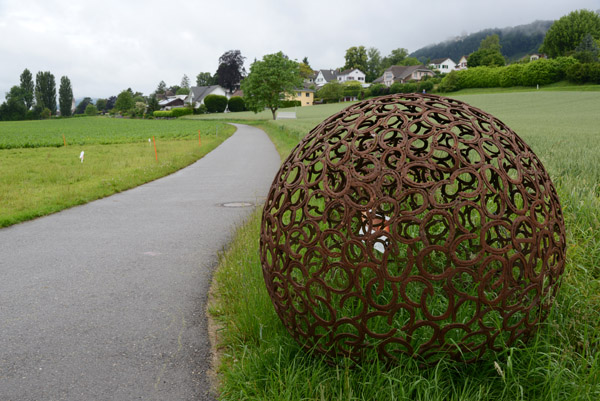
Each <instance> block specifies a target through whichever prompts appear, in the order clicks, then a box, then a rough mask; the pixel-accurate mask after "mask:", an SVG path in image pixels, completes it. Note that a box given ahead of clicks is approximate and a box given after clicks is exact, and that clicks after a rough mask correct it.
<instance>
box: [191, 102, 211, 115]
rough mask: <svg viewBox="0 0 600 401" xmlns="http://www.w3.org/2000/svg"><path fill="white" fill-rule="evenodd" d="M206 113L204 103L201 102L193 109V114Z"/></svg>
mask: <svg viewBox="0 0 600 401" xmlns="http://www.w3.org/2000/svg"><path fill="white" fill-rule="evenodd" d="M206 113H208V110H207V109H206V105H205V104H201V105H200V107H198V108H197V109H194V114H206Z"/></svg>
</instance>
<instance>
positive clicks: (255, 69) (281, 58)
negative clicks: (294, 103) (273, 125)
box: [242, 52, 302, 120]
mask: <svg viewBox="0 0 600 401" xmlns="http://www.w3.org/2000/svg"><path fill="white" fill-rule="evenodd" d="M300 85H302V78H301V77H300V67H299V65H298V63H297V62H295V61H293V60H290V59H289V58H288V57H287V56H286V55H284V54H283V53H282V52H278V53H274V54H267V55H265V56H263V58H262V60H259V61H255V62H254V63H252V65H251V66H250V74H249V75H248V77H247V78H246V79H244V81H243V82H242V90H243V91H244V102H245V104H246V108H247V109H248V110H252V111H253V112H255V113H258V112H259V111H262V110H264V109H265V108H268V109H269V110H271V113H272V114H273V120H274V119H275V113H276V112H277V110H278V109H279V108H280V107H281V106H282V102H283V101H284V100H285V98H286V96H287V97H291V96H293V95H294V93H295V89H296V88H297V87H299V86H300Z"/></svg>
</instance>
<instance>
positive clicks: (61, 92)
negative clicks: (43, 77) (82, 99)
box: [58, 76, 73, 117]
mask: <svg viewBox="0 0 600 401" xmlns="http://www.w3.org/2000/svg"><path fill="white" fill-rule="evenodd" d="M58 104H59V106H60V115H61V116H63V117H69V116H70V115H71V106H72V105H73V88H71V80H70V79H69V77H67V76H64V77H61V78H60V87H59V88H58Z"/></svg>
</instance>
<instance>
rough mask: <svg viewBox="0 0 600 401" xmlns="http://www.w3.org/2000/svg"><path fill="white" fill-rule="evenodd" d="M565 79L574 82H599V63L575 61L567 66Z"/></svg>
mask: <svg viewBox="0 0 600 401" xmlns="http://www.w3.org/2000/svg"><path fill="white" fill-rule="evenodd" d="M566 75H567V79H568V80H569V81H570V82H573V83H576V84H584V83H595V84H600V63H583V64H582V63H577V64H572V65H570V66H569V67H568V68H567V73H566Z"/></svg>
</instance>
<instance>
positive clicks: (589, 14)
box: [540, 10, 600, 57]
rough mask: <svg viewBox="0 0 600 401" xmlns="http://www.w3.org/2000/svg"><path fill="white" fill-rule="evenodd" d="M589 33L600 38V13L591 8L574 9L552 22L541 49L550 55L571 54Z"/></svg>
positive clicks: (596, 38)
mask: <svg viewBox="0 0 600 401" xmlns="http://www.w3.org/2000/svg"><path fill="white" fill-rule="evenodd" d="M587 34H590V35H592V37H593V38H594V39H595V40H599V39H600V15H598V14H597V13H595V12H593V11H589V10H578V11H573V12H571V13H570V14H568V15H565V16H563V17H561V18H560V19H559V20H558V21H555V22H554V24H552V26H551V27H550V29H548V32H546V37H545V38H544V43H543V44H542V47H541V48H540V51H541V52H542V53H546V54H547V55H548V56H550V57H559V56H570V55H571V54H573V52H574V51H575V48H576V47H577V45H579V44H580V43H581V41H582V40H583V38H584V37H585V36H586V35H587Z"/></svg>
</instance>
